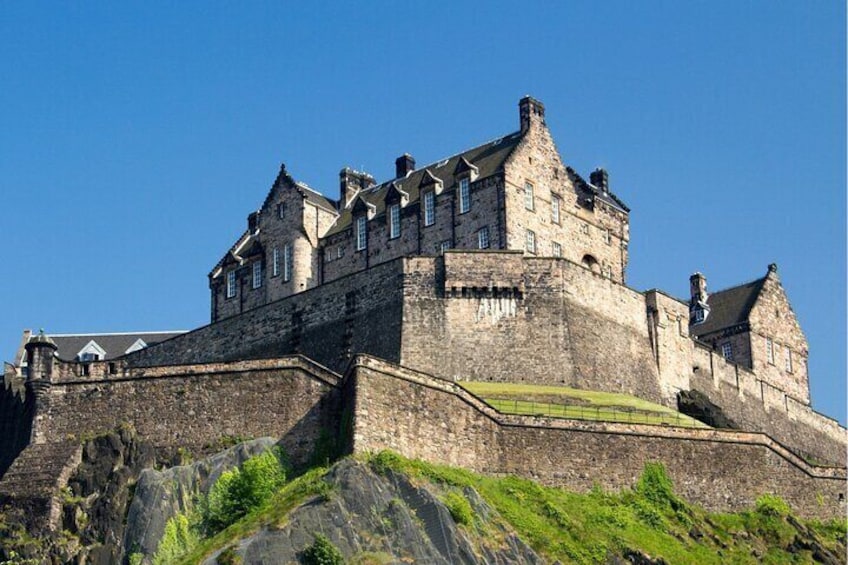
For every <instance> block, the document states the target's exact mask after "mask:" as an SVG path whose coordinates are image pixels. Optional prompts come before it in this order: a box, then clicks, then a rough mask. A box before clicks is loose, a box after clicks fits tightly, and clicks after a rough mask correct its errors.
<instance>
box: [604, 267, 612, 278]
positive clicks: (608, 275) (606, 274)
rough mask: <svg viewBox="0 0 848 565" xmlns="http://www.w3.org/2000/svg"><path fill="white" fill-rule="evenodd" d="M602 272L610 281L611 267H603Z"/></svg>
mask: <svg viewBox="0 0 848 565" xmlns="http://www.w3.org/2000/svg"><path fill="white" fill-rule="evenodd" d="M603 272H604V276H605V277H606V278H608V279H612V267H610V266H609V265H604V268H603Z"/></svg>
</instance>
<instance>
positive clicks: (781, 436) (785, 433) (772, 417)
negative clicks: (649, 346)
mask: <svg viewBox="0 0 848 565" xmlns="http://www.w3.org/2000/svg"><path fill="white" fill-rule="evenodd" d="M693 353H694V357H693V363H694V371H693V372H692V375H691V378H690V386H691V388H692V389H694V390H697V391H699V392H702V393H704V394H705V395H707V396H708V397H709V398H710V400H711V401H712V402H713V403H715V404H717V405H719V406H721V408H722V410H723V411H724V413H725V414H726V415H727V416H728V417H729V418H731V419H732V420H733V421H734V422H735V423H736V424H737V425H738V426H739V427H740V428H741V429H745V430H750V431H755V432H763V433H767V434H768V435H769V436H771V437H773V438H774V439H775V440H777V441H779V442H780V443H782V444H784V445H786V446H787V447H789V448H790V449H792V450H794V451H796V452H798V453H802V454H804V455H806V456H807V457H809V458H811V459H813V460H816V461H821V462H824V463H827V464H831V465H843V464H844V463H845V446H846V443H848V437H846V431H845V428H843V427H842V426H840V425H839V423H838V422H837V421H836V420H833V419H832V418H828V417H827V416H824V415H823V414H819V413H818V412H815V411H814V410H813V409H812V408H810V406H809V405H807V404H806V403H804V402H801V401H799V400H796V399H794V398H793V397H791V396H789V395H787V394H786V393H785V392H783V391H782V390H780V389H778V388H775V387H774V386H772V385H771V384H769V383H768V381H764V380H762V379H760V378H759V375H758V374H757V373H754V372H751V371H749V370H747V369H745V368H744V367H742V366H741V365H738V364H736V363H732V362H729V361H727V360H725V359H724V358H723V357H722V356H721V355H719V354H718V353H717V352H714V351H712V350H710V349H709V348H707V347H703V346H700V345H696V346H695V347H694V348H693Z"/></svg>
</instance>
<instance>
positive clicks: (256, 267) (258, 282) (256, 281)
mask: <svg viewBox="0 0 848 565" xmlns="http://www.w3.org/2000/svg"><path fill="white" fill-rule="evenodd" d="M261 286H262V262H261V261H257V262H256V263H254V264H253V288H259V287H261Z"/></svg>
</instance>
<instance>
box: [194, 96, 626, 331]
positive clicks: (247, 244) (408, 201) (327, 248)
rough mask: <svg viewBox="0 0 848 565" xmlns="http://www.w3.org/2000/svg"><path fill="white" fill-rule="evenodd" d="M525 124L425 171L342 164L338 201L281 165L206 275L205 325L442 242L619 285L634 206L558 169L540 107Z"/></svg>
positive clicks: (597, 183)
mask: <svg viewBox="0 0 848 565" xmlns="http://www.w3.org/2000/svg"><path fill="white" fill-rule="evenodd" d="M519 122H520V129H519V130H518V131H516V132H513V133H510V134H508V135H505V136H503V137H499V138H498V139H496V140H494V141H490V142H488V143H484V144H483V145H480V146H477V147H475V148H473V149H469V150H468V151H464V152H462V153H459V154H457V155H452V156H450V157H447V158H445V159H442V160H440V161H438V162H436V163H433V164H431V165H428V166H426V167H421V168H418V169H416V168H415V160H414V159H413V158H412V157H411V156H410V155H408V154H406V155H402V156H401V157H398V159H397V160H396V161H395V170H396V172H395V178H394V179H392V180H389V181H386V182H384V183H381V184H377V183H376V182H375V180H374V178H373V177H372V176H371V175H369V174H367V173H362V172H359V171H354V170H351V169H349V168H344V169H342V170H341V172H340V173H339V198H338V200H330V199H328V198H326V197H325V196H323V195H321V194H319V193H318V192H316V191H314V190H312V189H311V188H309V187H308V186H307V185H306V184H304V183H302V182H298V181H295V180H294V179H293V178H292V177H291V176H290V175H289V174H288V172H287V171H286V170H285V167H283V168H282V169H281V171H280V174H279V176H278V177H277V180H276V181H275V182H274V184H273V186H272V187H271V190H270V192H269V193H268V196H267V197H266V198H265V202H263V204H262V206H261V207H260V208H259V210H258V211H257V212H253V213H251V214H250V215H249V216H248V219H247V230H246V231H245V232H244V234H242V236H241V237H240V238H239V239H238V241H237V242H236V243H235V244H234V245H233V247H232V248H230V250H229V251H228V252H227V253H226V254H225V255H224V257H223V258H222V259H221V260H220V261H219V262H218V264H217V265H215V268H214V269H213V270H212V272H211V273H210V275H209V286H210V288H211V291H212V321H213V322H214V321H217V320H221V319H224V318H227V317H229V316H233V315H235V314H239V313H241V312H244V311H246V310H250V309H251V308H256V307H257V306H260V305H262V304H267V303H269V302H272V301H274V300H278V299H280V298H285V297H286V296H290V295H292V294H295V293H298V292H302V291H304V290H308V289H310V288H313V287H315V286H318V285H321V284H324V283H326V282H330V281H333V280H336V279H338V278H341V277H344V276H346V275H350V274H352V273H356V272H359V271H363V270H365V269H368V268H370V267H373V266H374V265H378V264H380V263H384V262H386V261H391V260H392V259H396V258H398V257H407V256H415V255H438V254H440V253H442V252H444V251H446V250H448V249H499V250H506V249H511V250H520V251H524V252H525V253H527V254H528V255H533V256H540V257H563V258H565V259H568V260H571V261H573V262H575V263H578V264H582V265H584V266H585V267H587V268H589V269H591V270H592V271H593V272H596V273H599V274H601V275H603V276H604V277H606V278H608V279H610V280H613V281H615V282H618V283H622V284H623V283H624V282H625V271H626V268H627V245H628V241H629V239H630V234H629V217H628V216H629V209H628V208H627V206H625V205H624V203H623V202H622V201H621V200H620V199H618V198H617V197H616V196H615V194H613V193H612V192H611V191H610V187H609V177H608V175H607V173H606V171H604V170H603V169H597V170H595V171H594V172H593V173H592V174H591V175H590V182H586V181H585V180H584V179H583V178H582V177H580V175H578V174H577V173H576V172H575V171H574V170H573V169H572V168H570V167H567V166H566V165H564V164H563V162H562V159H561V158H560V155H559V153H558V151H557V149H556V145H555V144H554V140H553V137H552V136H551V133H550V131H549V130H548V127H547V125H546V124H545V107H544V106H543V105H542V103H541V102H539V101H538V100H534V99H533V98H531V97H529V96H528V97H525V98H523V99H522V100H521V101H520V102H519Z"/></svg>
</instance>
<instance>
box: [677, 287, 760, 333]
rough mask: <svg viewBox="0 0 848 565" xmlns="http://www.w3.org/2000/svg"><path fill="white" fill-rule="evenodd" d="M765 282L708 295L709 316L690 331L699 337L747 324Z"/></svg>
mask: <svg viewBox="0 0 848 565" xmlns="http://www.w3.org/2000/svg"><path fill="white" fill-rule="evenodd" d="M765 280H766V278H765V277H763V278H761V279H757V280H755V281H751V282H749V283H745V284H741V285H739V286H734V287H731V288H728V289H725V290H720V291H718V292H714V293H712V294H710V295H709V296H708V297H707V304H708V305H709V307H710V314H709V316H707V319H706V320H704V322H703V323H701V324H696V325H693V326H692V327H691V329H690V331H691V332H692V333H693V334H694V335H695V336H698V337H700V336H702V335H706V334H710V333H713V332H717V331H720V330H723V329H725V328H729V327H731V326H735V325H737V324H741V323H743V322H747V321H748V315H749V314H750V313H751V308H752V307H753V306H754V303H756V301H757V297H758V296H759V295H760V290H762V288H763V283H764V282H765Z"/></svg>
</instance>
